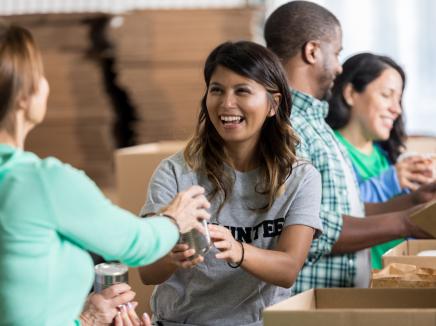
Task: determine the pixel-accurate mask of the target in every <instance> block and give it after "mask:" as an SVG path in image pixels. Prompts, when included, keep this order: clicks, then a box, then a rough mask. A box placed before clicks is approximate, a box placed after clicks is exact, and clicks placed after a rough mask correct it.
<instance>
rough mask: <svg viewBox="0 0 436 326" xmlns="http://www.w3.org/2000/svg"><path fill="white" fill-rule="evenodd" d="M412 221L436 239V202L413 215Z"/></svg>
mask: <svg viewBox="0 0 436 326" xmlns="http://www.w3.org/2000/svg"><path fill="white" fill-rule="evenodd" d="M410 219H411V220H412V221H413V223H415V224H416V225H418V226H419V227H420V228H422V229H423V230H424V231H426V232H428V233H430V234H431V235H432V236H433V237H435V238H436V200H435V201H433V202H431V203H428V204H427V205H425V206H424V207H423V208H421V209H420V210H418V211H417V212H415V213H413V214H412V215H411V216H410Z"/></svg>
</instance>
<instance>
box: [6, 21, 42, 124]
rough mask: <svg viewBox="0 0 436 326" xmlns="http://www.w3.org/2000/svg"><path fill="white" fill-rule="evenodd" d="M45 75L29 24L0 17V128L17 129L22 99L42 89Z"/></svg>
mask: <svg viewBox="0 0 436 326" xmlns="http://www.w3.org/2000/svg"><path fill="white" fill-rule="evenodd" d="M43 76H44V70H43V65H42V59H41V54H40V51H39V49H38V47H37V46H36V44H35V41H34V39H33V37H32V34H31V33H30V32H29V31H28V30H27V29H25V28H23V27H20V26H17V25H13V24H9V23H6V22H4V21H0V128H2V129H5V130H6V131H8V132H13V130H12V128H13V126H14V121H13V116H14V115H13V114H11V113H13V111H14V109H16V108H17V105H18V101H19V100H20V99H26V98H28V97H30V96H32V95H33V94H35V93H36V92H37V91H38V86H39V82H40V80H41V78H42V77H43Z"/></svg>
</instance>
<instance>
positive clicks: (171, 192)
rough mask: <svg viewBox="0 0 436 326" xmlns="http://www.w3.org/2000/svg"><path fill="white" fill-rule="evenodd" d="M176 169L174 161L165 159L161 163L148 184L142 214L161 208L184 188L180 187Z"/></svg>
mask: <svg viewBox="0 0 436 326" xmlns="http://www.w3.org/2000/svg"><path fill="white" fill-rule="evenodd" d="M175 169H176V166H175V165H174V162H172V161H170V160H164V161H162V162H161V163H160V164H159V166H158V167H157V169H156V170H155V171H154V173H153V176H152V177H151V180H150V183H149V185H148V191H147V199H146V202H145V204H144V206H143V207H142V209H141V212H140V215H141V216H142V215H145V214H147V213H149V212H157V211H159V210H161V209H162V208H164V207H165V206H166V205H168V204H169V203H170V202H171V201H172V200H173V199H174V197H175V196H176V195H177V193H178V192H179V191H181V190H184V189H179V187H178V184H177V178H176V171H175Z"/></svg>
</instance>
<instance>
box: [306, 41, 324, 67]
mask: <svg viewBox="0 0 436 326" xmlns="http://www.w3.org/2000/svg"><path fill="white" fill-rule="evenodd" d="M320 45H321V43H320V42H319V41H309V42H307V43H306V44H305V45H304V46H303V60H304V61H305V62H307V63H309V64H311V65H313V64H315V63H316V61H317V60H318V52H319V50H320Z"/></svg>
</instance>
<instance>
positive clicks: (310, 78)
mask: <svg viewBox="0 0 436 326" xmlns="http://www.w3.org/2000/svg"><path fill="white" fill-rule="evenodd" d="M265 40H266V43H267V47H268V48H270V49H271V50H272V51H273V52H275V53H276V54H277V55H278V57H279V58H280V59H281V61H282V63H283V66H284V68H285V70H286V73H287V75H288V80H289V85H290V87H291V89H292V91H293V98H292V100H293V105H292V114H291V122H292V125H293V127H294V129H295V130H296V132H297V133H298V134H299V136H300V139H301V144H300V147H299V149H298V155H299V156H300V157H302V158H305V159H307V160H309V161H311V162H312V164H313V165H314V166H315V167H316V168H317V169H318V171H319V172H320V173H321V176H322V187H323V188H322V202H321V213H320V217H321V220H322V222H323V228H324V233H323V234H322V235H321V236H320V237H319V238H318V239H315V240H314V241H313V244H312V247H311V251H310V253H309V256H308V258H307V260H306V262H305V264H304V266H303V269H302V270H301V272H300V275H299V277H298V279H297V281H296V284H295V287H294V293H299V292H302V291H305V290H307V289H310V288H316V287H353V286H356V287H367V286H368V285H369V280H370V275H371V264H370V255H369V250H368V248H370V247H372V246H374V245H377V244H380V243H383V242H386V241H390V240H393V239H398V238H405V237H415V238H425V237H429V235H428V234H427V233H426V232H424V231H423V230H421V229H419V228H418V227H417V226H416V225H414V224H413V223H412V222H411V220H410V219H409V215H410V212H411V210H413V209H414V208H413V207H414V206H415V205H417V204H420V203H424V202H427V201H430V200H433V199H436V183H433V184H430V185H427V186H423V187H421V188H420V189H419V190H417V191H416V192H414V193H411V194H409V195H404V196H401V198H398V197H397V198H395V199H393V200H391V201H389V202H386V203H382V204H365V205H364V204H363V203H362V202H361V201H360V196H359V188H358V186H357V182H356V178H355V176H354V173H353V169H352V166H351V163H350V160H349V158H348V154H347V153H346V150H345V149H343V148H342V146H341V145H340V144H339V143H338V142H337V141H336V139H335V137H334V134H333V131H332V130H331V128H330V127H329V126H328V125H327V124H326V123H325V121H324V118H325V117H326V115H327V112H328V104H327V102H325V101H323V100H322V99H326V98H328V96H329V93H330V90H331V88H332V86H333V81H334V79H335V77H336V76H337V75H338V74H340V73H341V71H342V67H341V64H340V62H339V59H338V56H339V53H340V51H341V49H342V30H341V26H340V23H339V21H338V19H337V18H336V17H335V16H334V15H333V14H332V13H331V12H329V11H328V10H326V9H325V8H323V7H321V6H319V5H316V4H314V3H311V2H307V1H292V2H288V3H286V4H284V5H282V6H281V7H279V8H278V9H276V10H275V11H274V12H273V13H272V14H271V16H270V17H269V18H268V20H267V22H266V25H265ZM365 211H366V217H365ZM395 211H396V212H395ZM364 217H365V218H364Z"/></svg>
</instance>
